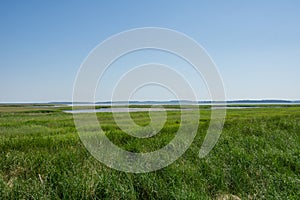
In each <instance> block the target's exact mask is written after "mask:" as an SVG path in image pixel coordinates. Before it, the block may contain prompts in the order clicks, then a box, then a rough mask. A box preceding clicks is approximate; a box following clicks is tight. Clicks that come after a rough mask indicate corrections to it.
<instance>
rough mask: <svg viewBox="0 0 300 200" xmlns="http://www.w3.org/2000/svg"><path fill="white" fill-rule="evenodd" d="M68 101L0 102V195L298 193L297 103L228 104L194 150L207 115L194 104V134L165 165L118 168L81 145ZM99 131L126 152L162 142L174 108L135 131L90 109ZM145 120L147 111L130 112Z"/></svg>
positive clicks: (172, 127)
mask: <svg viewBox="0 0 300 200" xmlns="http://www.w3.org/2000/svg"><path fill="white" fill-rule="evenodd" d="M67 109H70V107H51V106H49V107H44V106H37V105H2V106H0V199H230V197H231V198H232V199H234V198H235V199H299V196H300V106H297V105H294V106H292V105H289V106H285V105H281V106H271V105H270V106H262V107H259V108H257V107H256V108H252V107H249V108H244V109H228V110H227V116H226V121H225V124H224V128H223V132H222V134H221V136H220V138H219V140H218V143H217V144H216V146H215V147H214V148H213V150H212V151H211V152H210V153H209V155H208V156H206V157H205V158H202V159H200V158H199V157H198V154H199V150H200V147H201V144H202V142H203V140H204V137H205V135H206V131H207V129H208V125H209V122H210V110H209V109H207V108H206V107H203V108H201V107H200V116H201V118H200V120H199V128H198V131H197V135H196V137H195V139H194V141H193V143H192V145H191V146H190V147H189V149H188V150H187V151H186V152H185V153H184V154H183V156H181V157H180V158H179V159H178V160H176V161H175V162H174V163H172V164H171V165H169V166H167V167H165V168H163V169H161V170H158V171H154V172H149V173H140V174H134V173H125V172H121V171H117V170H114V169H111V168H109V167H107V166H106V165H104V164H102V163H100V162H99V161H98V160H96V159H95V158H94V157H92V156H91V154H90V153H89V152H88V151H87V150H86V149H85V147H84V145H83V144H82V142H81V140H80V138H79V136H78V134H77V131H76V128H75V125H74V121H73V115H72V114H70V113H65V112H63V111H64V110H67ZM97 117H98V120H99V121H100V122H101V125H102V129H103V130H104V131H105V134H106V136H107V137H108V138H109V139H110V140H111V141H112V142H114V143H115V144H116V145H118V146H120V147H122V148H123V149H126V150H128V151H132V152H149V151H154V150H156V149H159V148H161V147H163V146H165V145H166V144H168V143H169V142H170V141H171V140H172V138H173V137H174V134H175V133H176V131H177V130H178V128H179V126H180V123H179V122H180V112H179V111H176V110H172V111H167V121H166V123H165V125H164V127H163V129H162V130H161V131H160V133H159V134H157V135H155V136H154V137H151V138H148V139H139V138H134V137H132V136H129V135H127V134H125V133H124V132H122V130H121V129H120V128H119V127H118V126H117V125H116V123H115V121H114V119H113V116H112V113H97ZM131 117H132V118H133V120H134V121H135V122H136V123H137V124H139V125H141V126H145V125H147V124H148V123H149V121H150V118H149V114H148V112H135V113H131Z"/></svg>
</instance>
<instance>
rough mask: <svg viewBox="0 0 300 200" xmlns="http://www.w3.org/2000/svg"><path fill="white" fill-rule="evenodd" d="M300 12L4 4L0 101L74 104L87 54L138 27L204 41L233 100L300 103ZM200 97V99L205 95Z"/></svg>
mask: <svg viewBox="0 0 300 200" xmlns="http://www.w3.org/2000/svg"><path fill="white" fill-rule="evenodd" d="M299 10H300V1H297V0H294V1H292V0H286V1H277V0H264V1H261V0H252V1H250V0H249V1H240V0H228V1H217V0H210V1H208V0H207V1H201V0H195V1H190V0H188V1H171V0H164V1H159V0H153V1H138V0H124V1H113V0H111V1H105V0H102V1H58V0H53V1H50V0H49V1H46V0H43V1H38V0H35V1H33V0H28V1H16V0H12V1H8V0H4V1H1V2H0V56H1V57H0V102H50V101H71V100H72V92H73V84H74V81H75V78H76V75H77V72H78V70H79V69H80V65H81V64H82V62H83V61H84V59H85V58H86V57H87V56H88V55H89V53H90V51H92V50H93V49H94V48H95V47H96V46H97V45H98V44H99V43H100V42H102V41H104V40H105V39H107V38H108V37H110V36H112V35H115V34H117V33H119V32H122V31H126V30H129V29H133V28H141V27H162V28H168V29H172V30H176V31H179V32H182V33H184V34H186V35H188V36H189V37H191V38H193V39H194V40H195V41H197V42H198V43H199V44H201V45H202V46H203V48H205V50H206V51H207V53H208V54H209V56H210V57H211V58H212V60H213V61H214V63H215V64H216V66H217V68H218V70H219V72H220V74H221V76H222V79H223V84H224V88H225V92H226V98H227V99H228V100H232V99H300V92H299V91H300V84H299V77H300V76H299V75H300V20H299V19H300V12H299ZM147 53H149V52H144V53H143V55H144V57H145V55H147ZM137 56H138V55H137ZM149 58H157V56H156V54H155V53H153V52H152V53H151V52H150V53H149V54H148V57H147V58H145V60H144V61H145V62H146V61H148V60H149ZM133 59H134V58H133ZM160 59H161V57H160ZM176 59H177V58H176ZM176 59H174V60H173V61H175V60H176ZM131 62H132V63H134V61H133V60H131ZM121 63H122V62H121ZM170 63H172V61H171V62H170ZM178 63H180V62H178ZM180 66H181V67H182V68H183V65H179V64H178V66H177V68H180ZM116 68H118V66H116ZM111 70H112V72H111V73H112V74H116V72H114V71H113V69H111ZM183 71H186V70H185V69H183ZM187 71H189V70H187ZM112 74H111V75H112ZM193 79H194V78H192V77H191V80H193ZM104 80H106V83H104V85H105V84H107V85H109V84H111V83H110V82H109V80H111V79H110V78H106V79H104ZM200 82H201V83H200ZM202 83H203V80H200V81H199V88H201V87H202V86H204V85H205V84H202ZM193 84H194V85H195V87H196V86H197V83H196V82H195V83H193ZM99 88H100V87H99ZM199 88H197V89H199ZM109 90H111V87H108V86H107V87H106V90H105V89H104V91H99V92H98V93H97V95H96V96H97V99H99V100H107V99H108V96H109V95H107V94H106V93H107V92H109ZM158 90H159V89H158ZM145 91H146V92H145ZM145 91H144V92H142V91H141V92H140V93H137V94H136V96H137V98H138V99H142V100H146V99H153V100H163V99H166V100H167V99H170V98H172V95H162V94H163V93H164V92H163V91H160V92H155V91H156V90H155V89H154V87H153V88H152V89H151V87H149V88H148V89H145ZM198 92H199V94H197V98H199V100H202V99H206V98H207V97H206V94H205V92H203V93H201V92H202V89H199V91H198Z"/></svg>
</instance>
